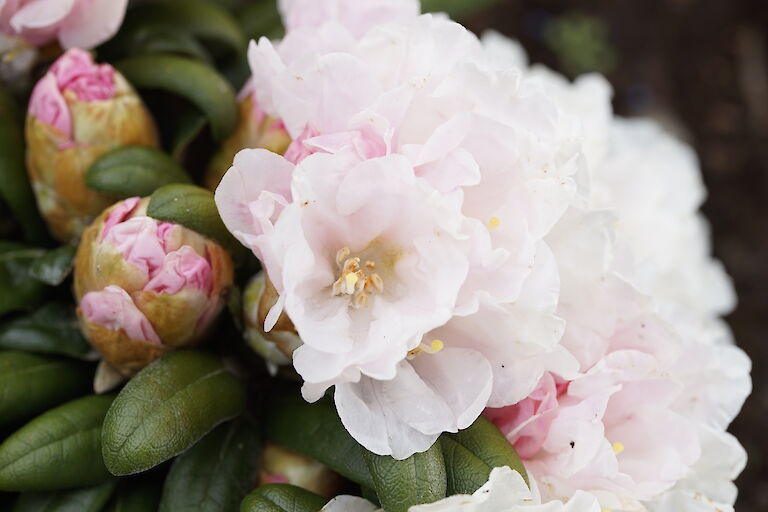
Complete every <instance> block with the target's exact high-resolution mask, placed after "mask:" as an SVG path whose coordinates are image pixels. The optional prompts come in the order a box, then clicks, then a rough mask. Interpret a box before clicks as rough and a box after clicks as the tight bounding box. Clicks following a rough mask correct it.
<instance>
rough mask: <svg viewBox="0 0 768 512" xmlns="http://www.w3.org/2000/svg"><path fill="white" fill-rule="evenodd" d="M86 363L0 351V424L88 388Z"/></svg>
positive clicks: (69, 397) (26, 415)
mask: <svg viewBox="0 0 768 512" xmlns="http://www.w3.org/2000/svg"><path fill="white" fill-rule="evenodd" d="M91 378H92V377H91V371H90V369H89V367H88V365H87V364H85V363H81V362H79V361H72V360H66V359H54V358H51V357H43V356H38V355H34V354H27V353H24V352H16V351H0V425H8V424H10V423H13V422H16V421H19V420H23V419H26V418H28V417H30V416H33V415H35V414H37V413H39V412H41V411H44V410H46V409H48V408H50V407H52V406H54V405H57V404H60V403H62V402H64V401H66V400H70V399H72V398H74V397H76V396H78V395H82V394H85V393H87V392H88V390H89V388H90V385H91Z"/></svg>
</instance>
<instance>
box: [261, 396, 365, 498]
mask: <svg viewBox="0 0 768 512" xmlns="http://www.w3.org/2000/svg"><path fill="white" fill-rule="evenodd" d="M264 421H265V426H266V432H267V437H268V438H269V439H270V440H272V441H274V442H276V443H278V444H281V445H283V446H285V447H286V448H289V449H291V450H293V451H295V452H298V453H301V454H303V455H306V456H307V457H310V458H313V459H315V460H318V461H320V462H322V463H323V464H325V465H326V466H328V467H329V468H331V469H332V470H334V471H336V472H337V473H339V474H340V475H342V476H344V477H346V478H348V479H350V480H352V481H353V482H355V483H357V484H361V485H364V486H366V487H371V488H373V487H374V481H373V479H372V478H371V475H370V473H369V472H368V465H367V463H366V461H365V458H364V456H363V452H364V451H365V450H364V449H363V447H362V446H360V445H359V444H358V443H357V441H355V440H354V439H353V438H352V436H351V435H349V432H347V430H346V429H345V428H344V425H342V423H341V420H340V419H339V416H338V414H336V409H335V408H334V406H333V403H332V402H330V401H329V400H320V401H318V402H316V403H314V404H309V403H307V402H305V401H304V400H302V399H301V397H299V396H287V397H281V398H278V399H275V400H274V401H273V402H271V403H270V406H269V408H268V412H267V414H266V415H265V418H264Z"/></svg>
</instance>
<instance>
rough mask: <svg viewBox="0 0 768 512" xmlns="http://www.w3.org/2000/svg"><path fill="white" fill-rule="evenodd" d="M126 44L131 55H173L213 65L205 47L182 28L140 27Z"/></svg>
mask: <svg viewBox="0 0 768 512" xmlns="http://www.w3.org/2000/svg"><path fill="white" fill-rule="evenodd" d="M127 44H130V46H131V48H130V49H129V51H128V53H129V54H131V55H140V54H144V53H163V54H173V55H180V56H182V57H190V58H192V59H197V60H199V61H201V62H204V63H206V64H208V65H211V66H212V65H213V59H212V58H211V56H210V54H209V53H208V51H207V50H206V49H205V47H204V46H203V45H202V44H200V42H199V41H198V40H197V39H195V37H194V36H193V35H192V34H190V33H189V32H186V31H185V30H184V29H183V28H182V27H177V26H171V25H162V26H153V25H142V26H140V27H138V28H136V30H135V32H134V33H133V34H131V41H130V43H127Z"/></svg>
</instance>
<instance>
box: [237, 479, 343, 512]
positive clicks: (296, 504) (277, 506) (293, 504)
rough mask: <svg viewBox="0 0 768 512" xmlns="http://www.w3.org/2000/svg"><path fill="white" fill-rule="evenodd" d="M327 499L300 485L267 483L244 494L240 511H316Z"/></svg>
mask: <svg viewBox="0 0 768 512" xmlns="http://www.w3.org/2000/svg"><path fill="white" fill-rule="evenodd" d="M327 501H328V500H327V499H325V498H323V497H322V496H318V495H317V494H314V493H312V492H309V491H307V490H306V489H302V488H301V487H296V486H294V485H288V484H268V485H262V486H261V487H259V488H258V489H256V490H255V491H253V492H252V493H251V494H249V495H248V496H246V497H245V499H244V500H243V502H242V503H241V504H240V512H317V511H318V510H320V509H321V508H323V506H324V505H325V503H326V502H327Z"/></svg>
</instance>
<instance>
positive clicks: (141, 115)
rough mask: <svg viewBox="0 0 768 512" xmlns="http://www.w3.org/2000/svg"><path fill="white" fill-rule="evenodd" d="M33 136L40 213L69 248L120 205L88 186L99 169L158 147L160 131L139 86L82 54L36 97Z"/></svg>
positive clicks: (43, 83)
mask: <svg viewBox="0 0 768 512" xmlns="http://www.w3.org/2000/svg"><path fill="white" fill-rule="evenodd" d="M26 136H27V167H28V170H29V173H30V178H31V180H32V183H33V186H34V189H35V195H36V197H37V203H38V206H39V207H40V211H41V212H42V214H43V216H44V217H45V219H46V220H47V222H48V225H49V227H50V229H51V231H52V233H53V234H54V236H55V237H56V238H57V239H59V240H61V241H62V242H69V241H72V240H73V239H76V238H77V237H78V236H79V235H80V233H81V232H82V230H83V229H84V228H85V226H87V225H88V224H89V223H90V222H91V221H92V220H93V218H94V217H95V216H96V215H98V214H99V213H100V212H101V211H102V210H103V209H104V208H106V207H107V206H109V205H110V204H111V203H112V202H113V201H114V199H111V198H108V197H105V196H104V195H102V194H99V193H97V192H96V191H94V190H91V189H89V188H88V187H86V186H85V183H84V175H85V173H86V172H87V171H88V168H89V167H90V166H91V164H92V163H93V162H94V161H95V160H96V159H98V158H99V157H100V156H102V155H103V154H104V153H106V152H108V151H110V150H112V149H115V148H118V147H120V146H124V145H129V144H137V145H145V146H157V135H156V130H155V126H154V123H153V121H152V119H151V117H150V115H149V113H148V112H147V110H146V109H145V107H144V105H143V104H142V102H141V100H140V99H139V97H138V96H137V95H136V93H135V92H134V90H133V89H132V88H131V86H130V85H129V84H128V83H127V82H126V81H125V79H124V78H123V77H122V75H120V73H118V72H117V71H115V69H114V68H112V66H110V65H108V64H96V63H94V62H93V59H92V58H91V55H90V54H89V53H87V52H85V51H83V50H78V49H73V50H69V51H68V52H66V53H65V54H64V55H62V56H61V57H60V58H59V59H58V60H57V61H56V62H55V63H54V64H53V65H52V66H51V68H50V69H49V70H48V73H46V75H45V76H43V78H42V79H40V81H39V82H38V83H37V85H36V86H35V88H34V90H33V91H32V97H31V98H30V102H29V112H28V116H27V128H26Z"/></svg>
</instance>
